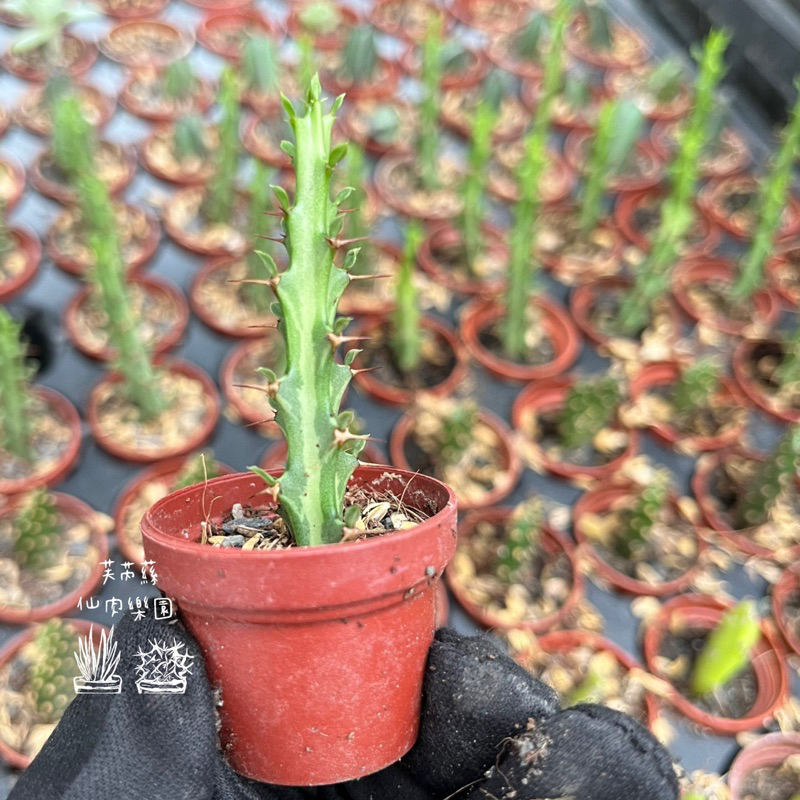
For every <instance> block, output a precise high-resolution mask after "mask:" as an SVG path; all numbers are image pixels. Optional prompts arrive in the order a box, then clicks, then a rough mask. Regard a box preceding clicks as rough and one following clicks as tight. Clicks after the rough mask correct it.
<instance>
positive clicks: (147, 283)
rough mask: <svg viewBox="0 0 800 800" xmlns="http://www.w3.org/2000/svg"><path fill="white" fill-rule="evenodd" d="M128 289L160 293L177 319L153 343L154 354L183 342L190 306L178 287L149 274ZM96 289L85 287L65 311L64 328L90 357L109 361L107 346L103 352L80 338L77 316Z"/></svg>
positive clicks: (110, 354)
mask: <svg viewBox="0 0 800 800" xmlns="http://www.w3.org/2000/svg"><path fill="white" fill-rule="evenodd" d="M128 285H129V286H134V285H135V286H139V287H141V291H143V292H144V293H146V294H150V295H157V294H161V295H163V296H165V297H166V298H167V301H168V302H169V303H170V305H171V306H172V307H173V309H174V312H175V316H174V321H173V324H172V326H171V327H170V328H169V330H167V331H166V333H165V334H164V335H163V336H162V337H161V338H160V339H158V340H157V341H156V342H153V343H152V351H153V354H154V355H160V354H161V353H165V352H166V351H167V350H171V349H172V348H173V347H175V346H176V345H177V344H178V342H180V340H181V338H182V337H183V334H184V332H185V331H186V326H187V325H188V324H189V306H188V304H187V302H186V299H185V298H184V296H183V295H182V294H181V293H180V291H179V290H178V289H177V288H175V286H173V285H171V284H169V283H167V282H166V281H164V280H161V279H160V278H152V277H150V276H149V275H137V276H136V277H132V278H129V279H128ZM93 292H94V290H93V289H92V287H91V286H85V287H84V288H83V289H81V291H79V292H78V293H77V294H75V295H73V297H72V300H70V302H69V305H68V306H67V308H66V310H65V312H64V326H65V328H66V330H67V335H68V336H69V338H70V341H71V342H72V343H73V344H74V345H75V347H76V348H77V349H78V350H80V351H81V353H83V354H84V355H85V356H88V357H89V358H96V359H98V360H100V361H110V360H111V359H113V358H114V351H113V350H111V349H110V348H109V347H108V346H105V347H102V348H100V349H98V348H96V347H93V344H92V343H91V342H89V341H86V340H85V339H83V338H81V333H80V328H79V327H78V325H77V320H76V316H77V314H78V312H79V311H80V310H81V308H82V307H83V306H84V304H85V303H86V302H87V301H89V300H90V298H91V297H92V294H93Z"/></svg>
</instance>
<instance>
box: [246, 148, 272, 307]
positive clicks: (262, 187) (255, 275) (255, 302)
mask: <svg viewBox="0 0 800 800" xmlns="http://www.w3.org/2000/svg"><path fill="white" fill-rule="evenodd" d="M268 172H269V170H268V168H267V166H266V164H264V163H262V162H261V161H256V162H255V170H254V172H253V179H252V180H251V181H250V200H249V203H248V209H247V226H248V228H247V230H248V236H247V238H248V241H250V242H256V241H257V237H258V236H259V233H260V231H262V230H263V226H264V219H265V218H266V216H267V212H268V211H269V209H270V208H271V207H272V203H271V199H272V198H271V195H270V189H269V180H268ZM245 262H246V264H247V272H246V279H245V281H244V282H243V283H242V286H241V295H242V297H243V298H244V300H245V302H246V303H247V304H248V305H249V306H250V307H251V308H253V309H256V310H257V311H259V312H261V313H266V312H268V311H269V309H270V307H271V306H272V303H273V302H274V301H275V296H274V295H273V293H272V291H271V290H270V289H269V288H268V286H269V281H270V279H271V271H270V264H269V262H268V261H265V259H264V252H263V251H262V250H257V249H255V248H253V249H251V250H250V251H249V252H248V253H247V255H246V256H245Z"/></svg>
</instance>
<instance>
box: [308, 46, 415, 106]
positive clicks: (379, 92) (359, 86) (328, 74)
mask: <svg viewBox="0 0 800 800" xmlns="http://www.w3.org/2000/svg"><path fill="white" fill-rule="evenodd" d="M377 69H378V70H379V72H378V73H377V75H376V77H377V79H371V80H367V81H364V82H361V81H353V82H347V81H344V80H342V79H341V77H340V76H339V75H338V74H337V73H335V72H333V71H331V70H324V71H323V72H321V73H320V81H321V82H322V88H323V89H325V91H326V92H330V93H331V94H333V95H336V96H338V95H340V94H346V95H347V96H348V97H350V98H352V99H353V100H387V99H390V98H392V97H394V96H395V92H396V91H397V84H398V83H399V82H400V70H399V68H398V66H397V64H396V63H395V62H394V61H389V59H387V58H381V57H380V56H379V57H378V67H377ZM381 71H382V72H381Z"/></svg>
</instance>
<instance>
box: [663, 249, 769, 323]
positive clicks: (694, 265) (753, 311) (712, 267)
mask: <svg viewBox="0 0 800 800" xmlns="http://www.w3.org/2000/svg"><path fill="white" fill-rule="evenodd" d="M710 281H719V282H720V283H725V284H731V283H733V281H734V267H733V264H732V263H731V262H730V261H725V260H723V259H721V258H695V259H685V260H684V261H682V262H680V263H679V264H678V266H677V267H676V268H675V270H674V272H673V275H672V292H673V294H674V296H675V299H676V300H677V301H678V305H680V307H681V308H682V309H683V311H684V313H685V314H686V316H688V317H689V318H690V319H693V320H694V321H695V322H700V323H702V324H703V325H706V326H707V327H709V328H713V329H714V330H717V331H719V332H720V333H726V334H728V335H730V336H748V335H752V334H754V333H757V332H758V331H759V330H761V331H763V330H769V329H770V328H772V326H773V325H774V324H775V322H777V320H778V317H779V316H780V314H781V305H780V302H779V301H778V298H777V297H776V296H775V294H774V292H773V291H772V290H771V289H769V288H765V289H759V290H758V291H757V292H756V293H755V294H754V295H753V296H752V297H751V298H750V299H749V300H748V301H746V303H747V304H748V305H749V306H750V315H749V316H750V319H749V320H748V321H747V322H740V321H736V320H732V319H729V318H727V317H723V316H720V315H719V314H715V315H714V316H710V315H708V314H705V313H703V311H701V310H700V309H698V308H697V306H696V305H695V304H694V303H693V302H692V300H691V297H690V295H689V290H690V289H692V288H693V287H695V286H698V285H702V284H704V283H709V282H710Z"/></svg>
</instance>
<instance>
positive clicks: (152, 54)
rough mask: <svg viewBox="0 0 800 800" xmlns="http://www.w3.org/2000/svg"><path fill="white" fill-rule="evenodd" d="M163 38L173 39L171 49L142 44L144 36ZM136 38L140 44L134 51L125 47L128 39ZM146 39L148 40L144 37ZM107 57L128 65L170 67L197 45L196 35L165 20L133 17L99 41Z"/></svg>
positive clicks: (162, 39)
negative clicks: (133, 18) (195, 42)
mask: <svg viewBox="0 0 800 800" xmlns="http://www.w3.org/2000/svg"><path fill="white" fill-rule="evenodd" d="M148 35H149V36H152V37H159V38H160V39H161V41H168V42H170V45H171V46H170V47H169V50H168V51H167V49H166V48H165V49H164V50H163V51H162V49H161V48H158V49H156V48H153V47H149V46H147V44H143V43H142V41H143V40H142V37H147V36H148ZM130 37H132V38H133V41H134V42H137V44H139V46H138V47H136V48H135V49H133V50H128V49H126V48H125V46H124V44H123V43H124V42H125V40H126V39H129V38H130ZM144 41H145V42H146V39H144ZM99 47H100V49H101V50H102V51H103V55H104V56H105V57H106V58H109V59H111V60H112V61H116V62H117V63H118V64H123V65H124V66H126V67H166V66H168V65H169V64H172V63H174V62H175V61H179V60H180V59H181V58H183V57H184V56H186V55H188V54H189V52H190V51H191V49H192V48H193V47H194V36H193V35H192V34H191V33H190V32H189V31H188V30H181V29H180V28H176V27H175V26H174V25H171V24H170V23H168V22H163V21H161V20H154V19H146V20H140V19H135V20H130V21H128V22H120V23H118V24H117V25H115V26H114V27H113V28H112V29H111V30H110V31H109V32H108V33H107V34H106V35H105V37H104V38H103V39H101V40H100V42H99Z"/></svg>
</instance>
